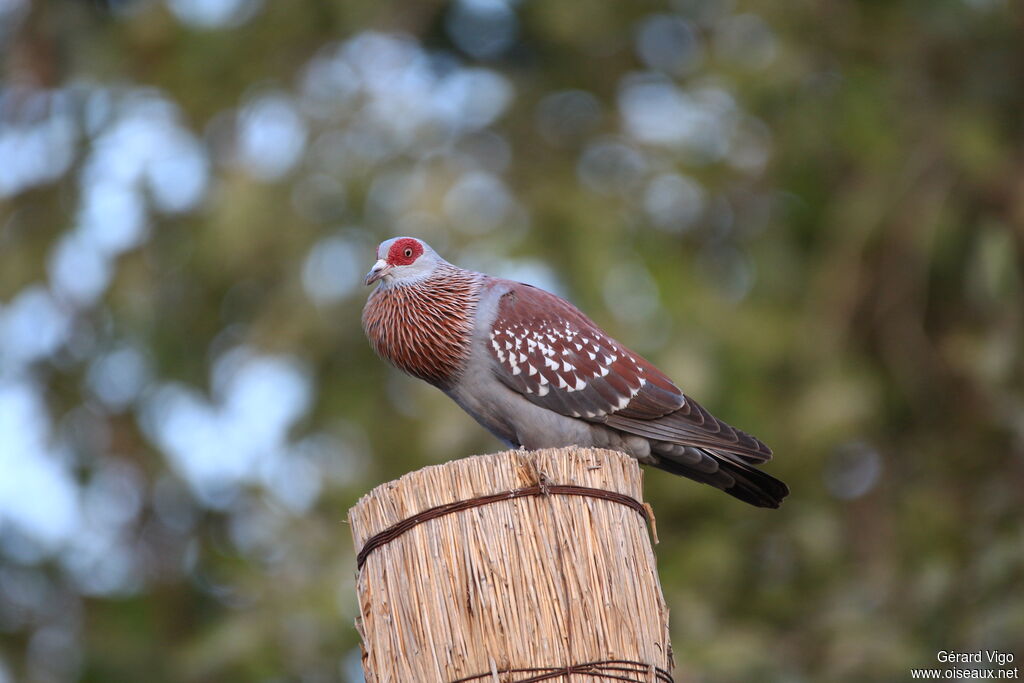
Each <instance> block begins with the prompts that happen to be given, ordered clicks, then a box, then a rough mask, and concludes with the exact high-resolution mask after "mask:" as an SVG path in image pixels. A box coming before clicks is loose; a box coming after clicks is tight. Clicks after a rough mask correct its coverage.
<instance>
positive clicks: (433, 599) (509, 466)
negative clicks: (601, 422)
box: [349, 448, 672, 683]
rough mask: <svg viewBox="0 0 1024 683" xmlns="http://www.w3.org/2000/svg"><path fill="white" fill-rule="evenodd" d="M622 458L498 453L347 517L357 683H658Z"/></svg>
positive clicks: (652, 611) (659, 636) (414, 479)
mask: <svg viewBox="0 0 1024 683" xmlns="http://www.w3.org/2000/svg"><path fill="white" fill-rule="evenodd" d="M642 500H643V498H642V475H641V472H640V469H639V467H638V466H637V463H636V461H635V460H633V459H632V458H630V457H628V456H626V455H623V454H621V453H616V452H614V451H605V450H599V449H589V448H562V449H548V450H541V451H533V452H526V451H508V452H505V453H498V454H494V455H481V456H476V457H472V458H465V459H462V460H456V461H453V462H449V463H446V464H444V465H436V466H433V467H427V468H425V469H422V470H419V471H418V472H413V473H411V474H407V475H405V476H404V477H402V478H401V479H398V480H396V481H393V482H389V483H386V484H383V485H381V486H378V487H377V488H376V489H374V490H373V491H371V492H370V493H369V494H367V495H366V496H363V498H361V499H360V500H359V502H358V503H357V504H356V505H355V506H354V507H353V508H352V509H351V510H349V522H350V523H351V526H352V533H353V536H354V539H355V546H356V550H357V552H358V553H359V554H358V567H359V569H358V571H359V574H358V579H357V591H358V597H359V611H360V617H359V620H358V622H357V627H358V628H359V632H360V635H361V636H362V639H363V669H364V671H365V674H366V680H367V681H368V682H369V683H411V682H423V683H470V682H475V681H479V682H480V683H532V682H534V681H572V682H579V683H582V682H583V681H631V682H635V683H648V682H649V683H671V681H672V674H671V672H672V654H671V647H670V645H669V634H668V609H667V607H666V606H665V600H664V597H663V596H662V592H661V585H660V583H659V581H658V575H657V569H656V566H655V561H654V552H653V550H652V548H651V537H650V536H649V535H648V525H649V526H650V531H651V534H654V533H655V529H654V518H653V515H652V514H651V512H650V508H649V507H648V506H647V505H645V504H644V503H643V502H642Z"/></svg>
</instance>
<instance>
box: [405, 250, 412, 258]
mask: <svg viewBox="0 0 1024 683" xmlns="http://www.w3.org/2000/svg"><path fill="white" fill-rule="evenodd" d="M405 258H412V249H410V248H409V247H406V248H405Z"/></svg>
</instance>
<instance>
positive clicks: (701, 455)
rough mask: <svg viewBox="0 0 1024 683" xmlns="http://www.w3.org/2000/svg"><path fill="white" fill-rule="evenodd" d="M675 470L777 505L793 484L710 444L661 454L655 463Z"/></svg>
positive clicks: (741, 496) (761, 502) (758, 503)
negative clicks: (678, 453) (713, 447)
mask: <svg viewBox="0 0 1024 683" xmlns="http://www.w3.org/2000/svg"><path fill="white" fill-rule="evenodd" d="M655 466H656V467H659V468H661V469H663V470H665V471H667V472H671V473H672V474H678V475H680V476H683V477H688V478H690V479H693V480H694V481H699V482H701V483H703V484H710V485H711V486H714V487H715V488H719V489H721V490H723V491H725V492H726V493H728V494H729V495H730V496H734V497H736V498H739V499H740V500H742V501H743V502H744V503H750V504H751V505H756V506H757V507H763V508H777V507H779V505H780V504H781V503H782V499H783V498H785V497H786V496H788V495H789V487H788V486H786V484H785V483H784V482H782V481H779V480H778V479H776V478H775V477H773V476H771V475H768V474H765V473H764V472H762V471H761V470H759V469H757V468H756V467H754V466H753V465H749V464H747V463H745V462H742V461H739V460H738V459H736V458H735V457H734V456H730V455H729V454H726V453H720V452H716V451H714V450H712V449H707V448H692V447H687V448H686V449H685V452H684V453H682V454H680V455H660V454H659V455H658V462H657V464H656V465H655Z"/></svg>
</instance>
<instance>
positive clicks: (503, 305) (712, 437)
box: [490, 283, 771, 461]
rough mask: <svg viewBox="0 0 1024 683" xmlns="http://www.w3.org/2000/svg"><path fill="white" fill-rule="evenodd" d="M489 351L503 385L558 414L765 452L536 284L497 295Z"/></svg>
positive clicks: (749, 453)
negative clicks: (498, 298)
mask: <svg viewBox="0 0 1024 683" xmlns="http://www.w3.org/2000/svg"><path fill="white" fill-rule="evenodd" d="M490 352H491V356H492V357H493V360H494V361H495V364H494V368H495V374H496V375H497V376H498V378H499V379H500V380H501V381H502V382H503V383H504V384H505V385H506V386H508V387H509V388H511V389H513V390H515V391H517V392H519V393H520V394H522V395H523V396H525V397H526V398H527V399H528V400H530V401H531V402H532V403H535V404H537V405H540V406H543V407H545V408H547V409H549V410H553V411H555V412H558V413H560V414H562V415H569V416H572V417H579V418H583V419H586V420H590V421H593V422H603V423H605V424H607V425H608V426H610V427H614V428H615V429H620V430H622V431H624V432H629V433H633V434H637V435H639V436H645V437H648V438H651V439H657V440H661V441H667V442H671V443H682V444H685V445H691V446H703V447H708V448H718V449H722V450H724V451H727V452H731V453H736V454H737V455H742V456H746V457H747V458H750V459H752V460H756V461H762V460H767V459H768V457H770V455H771V450H770V449H768V447H767V446H765V445H764V444H763V443H761V442H760V441H758V440H757V439H755V438H754V437H752V436H749V435H747V434H745V433H743V432H741V431H739V430H738V429H734V428H733V427H730V426H729V425H727V424H725V423H724V422H722V421H721V420H718V419H717V418H715V417H714V416H713V415H711V414H710V413H709V412H707V411H706V410H704V408H702V407H701V406H700V405H698V404H697V403H696V402H695V401H693V400H692V399H689V398H687V397H686V396H685V395H684V394H683V392H682V391H680V390H679V388H678V387H677V386H676V385H675V384H674V383H673V382H672V380H670V379H669V378H668V377H666V376H665V375H664V374H663V373H662V372H661V371H660V370H658V369H657V368H656V367H654V366H653V365H651V364H650V363H649V362H647V361H646V360H645V359H644V358H642V357H641V356H639V355H638V354H636V353H634V352H632V351H630V350H629V349H628V348H626V347H625V346H623V345H622V344H620V343H618V342H617V341H615V340H614V339H612V338H611V337H609V336H608V335H607V334H605V333H604V332H603V331H601V329H600V328H598V327H597V325H595V324H594V323H593V322H592V321H591V320H590V319H589V318H587V317H586V316H585V315H583V314H582V313H581V312H580V311H579V310H577V309H576V307H575V306H573V305H572V304H570V303H569V302H568V301H565V300H564V299H562V298H560V297H557V296H555V295H554V294H550V293H548V292H545V291H544V290H541V289H537V288H536V287H531V286H530V285H524V284H518V283H516V284H514V285H513V286H512V287H511V289H510V290H509V291H508V292H507V293H506V294H504V295H503V296H502V298H501V301H500V303H499V305H498V315H497V317H496V318H495V321H494V324H493V326H492V329H491V335H490Z"/></svg>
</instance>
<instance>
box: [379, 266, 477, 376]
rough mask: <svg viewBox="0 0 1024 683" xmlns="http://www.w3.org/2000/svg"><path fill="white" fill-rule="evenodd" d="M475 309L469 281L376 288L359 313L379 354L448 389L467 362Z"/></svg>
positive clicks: (474, 291)
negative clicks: (361, 312) (361, 314)
mask: <svg viewBox="0 0 1024 683" xmlns="http://www.w3.org/2000/svg"><path fill="white" fill-rule="evenodd" d="M475 311H476V286H475V284H474V283H473V282H472V281H471V280H468V279H462V278H457V279H454V280H452V279H449V280H448V281H445V282H431V281H429V280H428V281H425V282H423V283H418V284H415V285H405V286H392V287H387V288H378V289H377V290H376V291H374V293H373V294H371V295H370V299H369V300H368V301H367V302H366V307H365V308H364V309H363V329H364V330H365V331H366V336H367V338H368V339H369V340H370V344H371V345H372V346H373V349H374V351H376V352H377V354H378V355H379V356H381V357H382V358H384V359H385V360H387V361H388V362H390V363H392V364H393V365H395V366H396V367H398V368H399V369H400V370H403V371H404V372H407V373H408V374H410V375H412V376H414V377H418V378H420V379H422V380H425V381H427V382H430V383H431V384H433V385H434V386H437V387H440V388H442V389H446V388H449V387H451V386H453V385H454V384H455V383H456V382H457V381H458V380H459V378H460V376H461V375H462V372H463V371H464V369H465V367H466V363H467V362H468V360H469V354H470V350H471V347H470V342H471V334H472V327H473V316H474V314H475Z"/></svg>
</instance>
